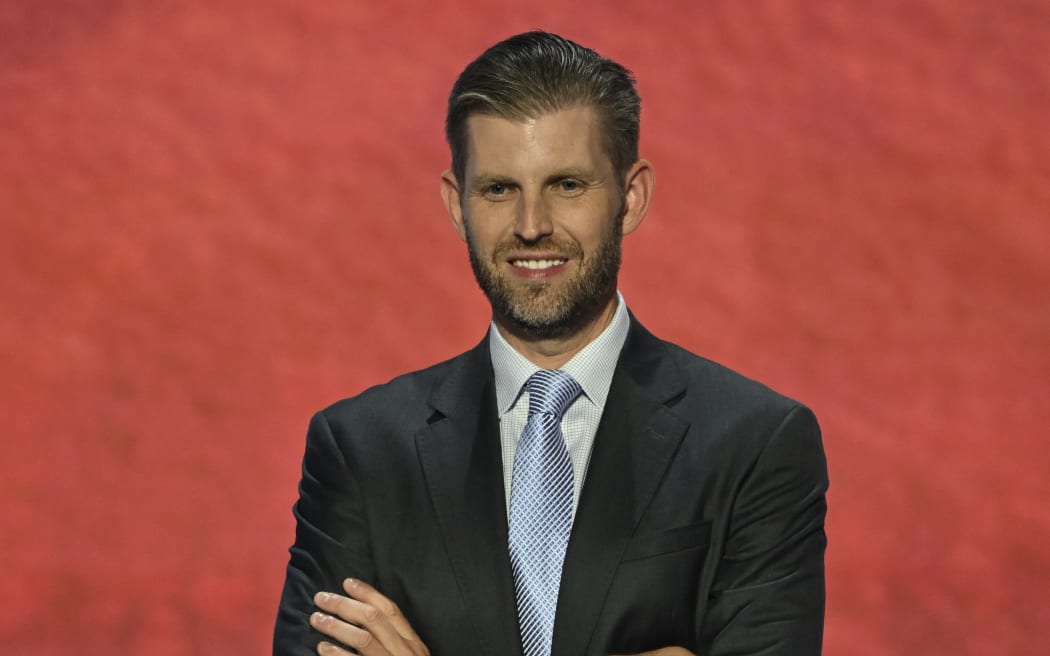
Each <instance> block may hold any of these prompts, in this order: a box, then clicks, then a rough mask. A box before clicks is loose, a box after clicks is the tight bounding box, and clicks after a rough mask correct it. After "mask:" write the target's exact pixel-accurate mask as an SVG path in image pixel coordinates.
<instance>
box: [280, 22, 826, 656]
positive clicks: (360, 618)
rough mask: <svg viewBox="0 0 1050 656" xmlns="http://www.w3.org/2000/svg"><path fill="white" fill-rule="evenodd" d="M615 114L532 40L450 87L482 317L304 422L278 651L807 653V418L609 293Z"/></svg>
mask: <svg viewBox="0 0 1050 656" xmlns="http://www.w3.org/2000/svg"><path fill="white" fill-rule="evenodd" d="M639 104H640V103H639V99H638V96H637V93H636V91H635V88H634V82H633V80H632V79H631V77H630V74H629V73H628V72H627V71H626V70H625V69H624V68H623V67H621V66H620V65H618V64H616V63H614V62H611V61H609V60H607V59H604V58H602V57H600V56H599V55H598V54H597V53H595V52H593V51H590V50H588V49H585V48H582V47H581V46H579V45H577V44H575V43H572V42H570V41H567V40H564V39H562V38H560V37H558V36H555V35H551V34H546V33H540V32H534V33H528V34H523V35H518V36H515V37H512V38H510V39H508V40H506V41H504V42H502V43H499V44H497V45H495V46H493V47H492V48H490V49H489V50H488V51H486V52H485V53H484V54H482V55H481V57H479V58H478V59H477V60H475V61H474V62H473V63H471V64H470V65H469V66H468V67H467V68H466V69H465V70H464V71H463V73H462V74H461V75H460V77H459V79H458V80H457V82H456V84H455V86H454V88H453V90H452V94H451V97H450V101H449V110H448V116H447V125H446V129H447V137H448V141H449V145H450V148H451V151H452V168H451V170H450V171H446V172H445V173H444V174H442V176H441V189H442V196H443V198H444V201H445V205H446V207H447V209H448V214H449V217H450V218H451V221H452V225H453V227H454V228H455V230H456V232H457V233H458V234H459V236H460V237H461V238H462V239H463V240H464V241H465V242H466V244H467V247H468V253H469V255H470V262H471V265H472V267H473V270H474V274H475V276H476V278H477V280H478V283H479V285H480V286H481V288H482V290H483V291H484V292H485V294H486V296H487V297H488V299H489V301H490V303H491V305H492V319H493V322H492V325H491V326H490V329H489V332H488V335H487V337H486V339H485V340H483V341H482V343H481V344H479V345H478V346H477V347H475V348H474V349H472V350H470V351H468V352H467V353H464V354H462V355H460V356H458V357H456V358H453V359H452V360H449V361H447V362H444V363H441V364H438V365H436V366H434V367H431V368H429V369H425V370H422V371H418V372H415V373H411V374H408V375H405V376H402V377H400V378H397V379H395V380H393V381H391V382H389V383H387V384H385V385H381V386H378V387H375V388H372V389H370V390H367V391H366V392H364V393H362V394H361V395H360V396H358V397H356V398H353V399H349V400H345V401H342V402H340V403H337V404H335V405H334V406H332V407H330V408H328V409H326V410H324V411H322V412H320V413H318V414H317V415H315V417H314V418H313V420H312V422H311V425H310V430H309V434H308V436H307V445H306V455H305V457H304V460H303V478H302V482H301V485H300V499H299V501H298V503H297V504H296V506H295V516H296V521H297V530H296V540H295V544H294V545H293V546H292V548H291V560H290V562H289V565H288V573H287V580H286V583H285V587H284V593H283V596H282V599H281V604H280V610H279V613H278V618H277V626H276V633H275V639H274V653H275V654H304V655H305V654H310V653H314V651H315V650H316V652H317V653H320V654H323V655H328V654H346V653H351V652H350V651H349V649H355V650H357V652H358V653H361V654H369V655H372V654H380V655H382V654H428V653H432V654H434V655H435V656H451V655H457V656H458V655H463V654H471V655H474V654H490V655H493V656H500V655H504V654H507V655H518V654H525V656H537V655H544V656H546V655H548V654H556V655H564V656H580V655H595V656H597V655H600V654H625V653H632V654H633V653H643V652H644V653H651V654H665V655H671V654H705V655H710V656H714V655H718V654H763V655H772V654H818V653H819V652H820V645H821V636H822V624H823V612H824V608H823V606H824V570H823V555H824V547H825V536H824V516H825V501H824V494H825V490H826V489H827V472H826V465H825V461H824V455H823V451H822V447H821V442H820V432H819V429H818V427H817V424H816V420H815V419H814V417H813V415H812V414H811V413H810V412H809V411H808V410H807V409H805V408H804V407H802V406H800V405H799V404H797V403H795V402H794V401H791V400H789V399H786V398H784V397H782V396H780V395H778V394H776V393H774V392H772V391H771V390H769V389H768V388H766V387H763V386H762V385H760V384H758V383H755V382H753V381H750V380H748V379H746V378H743V377H742V376H739V375H738V374H735V373H733V372H731V371H729V370H727V369H725V368H723V367H721V366H719V365H716V364H714V363H712V362H709V361H707V360H704V359H702V358H699V357H697V356H694V355H692V354H689V353H687V352H685V351H683V350H682V349H680V348H678V347H676V346H673V345H671V344H668V343H666V342H662V341H660V340H658V339H657V338H655V337H653V336H652V335H651V334H650V333H649V332H648V331H646V329H645V328H643V327H642V326H641V324H640V323H638V321H637V320H636V319H635V318H634V317H633V316H632V315H630V313H629V312H628V311H627V309H626V306H625V304H624V300H623V298H622V297H621V296H620V295H619V294H618V293H617V291H616V281H617V274H618V271H619V265H620V245H621V240H622V237H623V236H624V235H626V234H629V233H631V232H633V231H634V230H635V229H636V228H637V227H638V225H639V224H640V223H641V221H642V219H643V218H644V217H645V214H646V210H647V208H648V206H649V201H650V198H651V196H652V191H653V170H652V167H651V166H650V164H649V163H648V162H646V161H645V160H643V159H639V157H638V150H637V149H638V116H639Z"/></svg>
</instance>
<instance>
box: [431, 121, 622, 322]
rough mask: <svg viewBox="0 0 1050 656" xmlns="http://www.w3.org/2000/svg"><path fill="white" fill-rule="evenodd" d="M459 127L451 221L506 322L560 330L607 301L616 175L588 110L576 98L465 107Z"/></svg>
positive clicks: (615, 263)
mask: <svg viewBox="0 0 1050 656" xmlns="http://www.w3.org/2000/svg"><path fill="white" fill-rule="evenodd" d="M467 128H468V130H467V131H468V151H467V164H466V170H465V173H464V176H463V177H464V179H463V180H462V181H460V188H459V200H460V209H461V212H462V216H461V218H460V219H459V221H457V220H456V217H455V216H453V221H454V222H456V223H457V229H458V230H459V231H460V234H461V235H462V236H463V238H464V239H465V240H466V242H467V246H468V251H469V253H470V262H471V266H472V267H473V269H474V275H475V277H476V278H477V281H478V284H479V285H480V286H481V289H482V290H483V291H484V292H485V295H486V296H487V297H488V299H489V302H490V303H491V304H492V309H493V312H494V314H495V315H496V318H497V319H498V320H500V321H502V322H503V323H504V324H505V325H507V327H508V328H510V329H511V330H514V331H516V332H519V333H523V334H524V335H526V336H529V337H531V338H539V339H556V338H561V337H565V336H568V335H570V334H572V333H573V332H575V331H577V330H579V329H580V328H581V326H583V325H585V324H586V323H587V322H589V321H592V320H594V319H595V318H596V317H597V316H598V315H599V314H600V313H601V312H602V310H603V309H604V308H606V307H608V305H609V303H610V301H611V299H612V296H613V294H614V292H615V289H616V276H617V273H618V271H619V267H620V245H621V241H622V239H623V231H622V221H621V219H622V213H623V208H624V205H623V202H624V197H623V194H622V192H621V185H622V181H618V180H617V177H616V173H615V171H614V170H613V166H612V163H611V161H610V159H609V157H608V156H607V155H606V153H605V151H604V149H603V148H602V141H601V134H600V122H599V119H598V116H597V114H596V113H595V112H594V110H592V109H590V108H583V107H581V108H573V109H566V110H561V111H557V112H553V113H550V114H546V115H544V116H541V117H539V118H537V119H529V120H527V121H525V122H515V121H512V120H508V119H504V118H499V117H494V116H485V115H475V116H471V117H470V118H469V119H467ZM450 212H452V210H451V209H450ZM453 214H454V213H453Z"/></svg>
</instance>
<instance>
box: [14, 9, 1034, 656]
mask: <svg viewBox="0 0 1050 656" xmlns="http://www.w3.org/2000/svg"><path fill="white" fill-rule="evenodd" d="M534 27H542V28H545V29H550V30H554V31H559V32H562V33H563V34H565V35H566V36H569V37H571V38H574V39H577V40H579V41H581V42H583V43H585V44H588V45H591V46H593V47H595V48H597V49H598V50H600V51H601V52H603V53H605V54H608V55H609V56H612V57H614V58H616V59H618V60H621V61H623V62H624V63H626V64H627V65H628V66H630V67H631V68H632V69H633V70H634V71H635V73H636V74H637V76H638V79H639V86H640V90H641V92H642V95H643V98H644V99H645V108H644V114H643V116H644V118H643V138H642V142H643V143H642V146H643V152H644V154H645V155H646V156H647V157H648V158H649V159H650V160H651V161H653V162H654V164H655V165H656V168H657V193H656V198H655V201H654V206H653V208H652V211H651V213H650V215H649V218H648V219H647V221H646V224H645V225H643V227H642V229H641V230H640V231H639V232H638V233H636V234H635V235H633V236H631V237H630V238H629V239H628V241H627V246H626V263H625V269H624V274H623V279H622V289H623V291H624V294H625V296H626V298H627V300H628V303H629V304H630V305H631V307H632V308H633V309H634V310H635V311H636V313H637V314H638V315H639V316H640V317H641V318H642V319H643V321H644V322H645V323H646V324H647V325H648V327H649V328H650V329H652V330H653V331H655V332H656V333H658V334H660V335H662V336H664V337H666V338H669V339H672V340H674V341H677V342H679V343H681V344H683V345H684V346H686V347H688V348H690V349H691V350H693V351H696V352H698V353H701V354H704V355H707V356H709V357H712V358H714V359H716V360H719V361H722V362H724V363H726V364H728V365H730V366H732V367H734V368H737V369H739V370H741V371H743V372H745V373H747V374H749V375H751V376H753V377H757V378H760V379H762V380H764V381H766V382H768V383H770V384H771V385H773V386H775V387H777V388H778V389H780V390H782V391H784V392H785V393H787V394H790V395H792V396H795V397H797V398H800V399H802V400H804V401H806V402H807V403H809V404H810V405H811V406H812V407H813V408H814V409H815V410H816V411H817V414H818V416H820V418H821V420H822V424H823V426H824V430H825V441H826V447H827V451H828V455H829V459H830V468H831V477H832V491H831V494H830V498H829V501H830V504H831V512H830V516H829V519H828V534H829V539H830V549H829V552H828V576H829V600H828V614H827V631H826V644H827V648H826V652H827V653H829V654H859V655H862V656H865V655H871V656H881V655H885V654H953V655H954V654H1011V655H1012V654H1036V653H1044V652H1043V650H1045V648H1046V647H1045V644H1046V643H1047V641H1048V640H1050V632H1048V629H1047V628H1045V627H1047V626H1048V625H1050V604H1048V600H1047V590H1048V589H1050V559H1048V556H1047V544H1050V516H1048V512H1047V499H1048V498H1050V489H1048V483H1047V472H1048V471H1050V467H1048V465H1050V456H1048V455H1047V452H1046V451H1044V450H1043V443H1044V442H1045V440H1044V439H1043V438H1044V436H1045V434H1046V428H1045V427H1046V425H1047V423H1048V421H1050V413H1048V410H1047V402H1048V401H1047V399H1048V395H1050V339H1048V337H1050V303H1048V298H1047V288H1048V286H1050V267H1048V264H1047V255H1046V253H1047V250H1048V247H1050V221H1048V217H1047V213H1048V208H1050V131H1048V129H1047V125H1046V122H1047V117H1048V116H1050V56H1048V52H1050V51H1048V44H1050V5H1047V4H1046V3H1045V2H1036V1H1031V2H1025V1H1022V0H1003V1H1000V2H981V1H978V0H922V1H914V0H880V2H860V1H857V2H838V3H811V2H804V1H803V0H795V1H786V0H785V1H773V0H769V1H761V2H731V1H728V0H726V1H710V2H684V1H680V2H597V1H592V2H587V1H583V0H577V2H575V3H568V4H566V3H554V2H548V1H543V2H532V3H528V5H527V6H502V5H501V4H499V3H482V2H466V1H462V2H441V3H426V2H398V3H368V4H365V3H360V2H336V1H329V2H308V3H298V2H293V1H292V0H266V1H261V0H251V1H249V0H238V1H218V0H208V1H204V0H187V1H184V2H149V3H147V2H139V3H135V2H118V1H112V0H109V1H103V0H61V1H59V0H53V1H50V2H35V1H34V0H7V2H5V3H4V4H3V6H2V8H0V304H2V305H0V417H2V426H3V428H2V429H0V430H2V434H3V452H4V457H3V464H2V465H0V504H2V505H0V517H2V522H3V523H2V526H3V528H2V532H0V558H2V560H0V562H2V563H3V572H2V574H0V577H2V580H3V584H2V586H0V587H2V589H3V591H4V593H3V594H2V595H0V647H2V648H3V651H4V653H33V654H59V653H66V652H67V651H69V650H72V651H74V652H76V653H84V654H103V653H105V654H110V653H143V654H144V653H149V654H162V655H164V654H171V655H182V654H201V653H220V652H221V653H226V654H260V653H267V652H268V649H269V640H270V631H271V626H272V620H273V617H274V613H275V608H276V604H277V599H278V595H279V590H280V585H281V581H282V578H283V570H284V565H285V562H286V556H287V554H286V551H285V550H286V549H287V547H288V544H289V543H290V541H291V539H292V536H293V523H292V519H291V514H290V506H291V504H292V502H293V501H294V498H295V485H296V483H297V480H298V467H299V460H300V458H301V455H302V448H303V434H304V430H305V427H306V423H307V419H308V417H309V415H310V414H311V413H312V412H313V411H314V410H316V409H317V408H319V407H321V406H322V405H326V404H327V403H329V402H332V401H334V400H336V399H338V398H340V397H343V396H347V395H350V394H353V393H356V392H358V391H360V390H361V389H362V388H363V387H365V386H366V385H369V384H372V383H375V382H379V381H382V380H385V379H387V378H389V377H391V376H393V375H396V374H397V373H400V372H403V371H406V370H409V369H415V368H418V367H421V366H423V365H426V364H428V363H431V362H434V361H437V360H439V359H444V358H445V357H448V356H450V355H452V354H454V353H456V352H459V351H461V350H463V349H465V348H467V347H469V346H471V345H472V344H473V343H475V342H476V341H477V340H478V339H479V338H480V337H481V336H482V334H483V331H484V328H485V321H486V305H485V302H484V300H483V298H482V296H481V294H480V293H479V292H478V291H477V290H476V289H475V287H474V283H473V281H472V278H471V275H470V272H469V268H468V266H467V263H466V257H465V254H464V252H463V247H462V245H461V244H460V242H459V241H458V240H457V239H456V237H455V235H454V234H453V232H452V230H451V229H450V228H449V226H448V224H447V222H446V219H445V216H444V210H443V209H442V207H441V205H440V201H439V198H438V193H437V190H438V173H439V171H440V170H441V169H442V168H444V166H445V165H446V163H447V161H448V155H447V151H446V147H445V145H444V143H443V140H442V120H443V105H444V101H445V97H446V94H447V92H448V89H449V87H450V86H451V83H452V81H453V79H454V78H455V76H456V74H457V73H458V72H459V70H461V68H462V66H463V65H465V63H466V62H467V61H469V60H470V59H471V58H473V57H474V56H476V55H477V54H478V53H479V52H480V51H481V50H482V49H483V48H484V47H485V46H487V45H489V44H491V43H492V42H494V41H496V40H498V39H499V38H502V37H504V36H507V35H509V34H511V33H514V32H518V31H523V30H525V29H529V28H534Z"/></svg>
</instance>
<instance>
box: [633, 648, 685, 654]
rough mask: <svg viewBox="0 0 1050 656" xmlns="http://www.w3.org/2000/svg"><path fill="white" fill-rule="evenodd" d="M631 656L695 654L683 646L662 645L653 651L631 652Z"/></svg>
mask: <svg viewBox="0 0 1050 656" xmlns="http://www.w3.org/2000/svg"><path fill="white" fill-rule="evenodd" d="M631 656H695V654H693V652H691V651H689V650H688V649H685V648H683V647H664V648H663V649H654V650H653V651H643V652H642V653H640V654H631Z"/></svg>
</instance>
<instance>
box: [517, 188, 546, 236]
mask: <svg viewBox="0 0 1050 656" xmlns="http://www.w3.org/2000/svg"><path fill="white" fill-rule="evenodd" d="M553 231H554V223H553V222H552V221H551V217H550V208H549V207H547V204H546V203H545V202H544V201H543V199H542V198H524V199H523V200H522V202H521V206H520V207H519V208H518V215H517V217H516V220H515V222H514V234H516V235H517V236H518V237H519V238H520V239H522V240H523V241H528V242H533V241H538V240H539V239H542V238H543V237H546V236H547V235H549V234H551V233H552V232H553Z"/></svg>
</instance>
